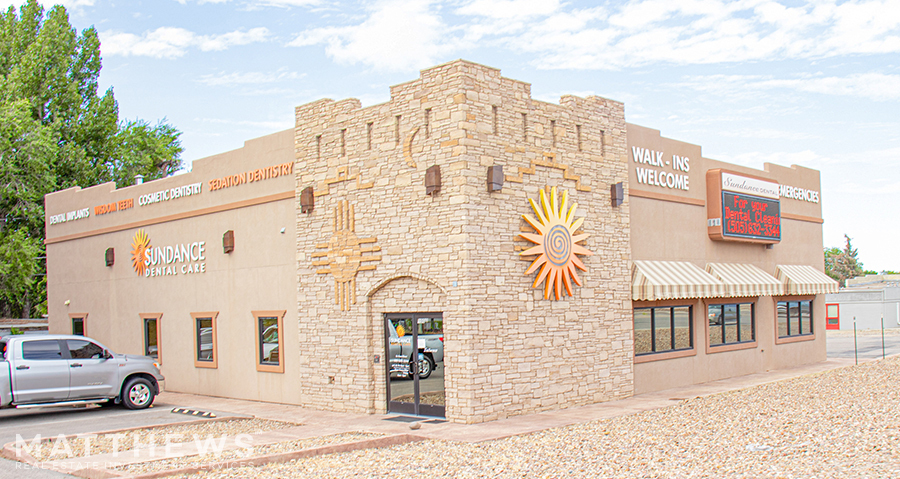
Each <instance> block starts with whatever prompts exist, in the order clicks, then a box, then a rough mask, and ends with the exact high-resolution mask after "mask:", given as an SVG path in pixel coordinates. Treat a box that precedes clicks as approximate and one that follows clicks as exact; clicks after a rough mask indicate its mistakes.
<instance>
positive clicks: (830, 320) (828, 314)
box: [825, 303, 841, 329]
mask: <svg viewBox="0 0 900 479" xmlns="http://www.w3.org/2000/svg"><path fill="white" fill-rule="evenodd" d="M825 329H841V305H839V304H836V303H831V304H826V305H825Z"/></svg>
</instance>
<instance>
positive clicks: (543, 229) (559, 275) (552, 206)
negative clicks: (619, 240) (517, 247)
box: [519, 186, 594, 299]
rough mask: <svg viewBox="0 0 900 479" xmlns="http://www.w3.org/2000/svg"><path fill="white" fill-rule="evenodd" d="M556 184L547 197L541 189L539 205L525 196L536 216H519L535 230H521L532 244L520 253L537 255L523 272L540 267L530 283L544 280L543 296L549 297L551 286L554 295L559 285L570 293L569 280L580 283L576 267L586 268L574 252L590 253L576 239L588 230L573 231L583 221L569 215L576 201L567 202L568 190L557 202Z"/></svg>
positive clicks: (573, 212)
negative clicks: (581, 231)
mask: <svg viewBox="0 0 900 479" xmlns="http://www.w3.org/2000/svg"><path fill="white" fill-rule="evenodd" d="M558 199H559V198H558V197H557V194H556V187H555V186H554V187H553V188H552V189H551V190H550V199H549V202H548V201H547V195H546V194H545V192H544V190H541V206H540V207H538V205H537V203H535V201H534V200H533V199H532V198H528V202H529V203H531V208H532V209H533V210H534V213H535V214H536V215H537V219H535V218H533V217H531V216H529V215H522V218H524V219H525V221H527V222H528V224H529V225H531V227H532V228H534V229H535V231H537V234H533V233H521V234H520V236H521V237H522V238H524V239H526V240H528V241H530V242H532V243H534V244H535V245H536V246H532V247H531V248H528V249H526V250H525V251H522V252H521V253H519V254H520V255H521V256H534V255H538V257H537V258H536V259H535V260H534V261H533V262H532V263H531V266H529V267H528V270H527V271H525V275H526V276H527V275H529V274H531V273H533V272H535V271H537V270H538V268H540V272H539V273H538V274H537V277H536V278H535V279H534V284H533V285H532V287H534V288H537V287H538V285H540V284H541V282H542V281H543V282H544V299H550V291H551V290H553V291H554V293H555V296H556V299H559V298H560V296H561V295H562V291H563V287H565V291H566V293H567V294H568V295H569V296H572V282H573V281H574V282H575V284H577V285H578V286H581V278H579V277H578V273H577V272H576V268H577V269H580V270H582V271H587V268H585V266H584V263H582V262H581V260H580V259H578V257H577V256H576V255H579V254H580V255H592V254H594V253H592V252H591V251H588V249H587V248H585V247H584V246H581V245H579V244H577V243H579V242H581V241H584V240H585V239H587V237H588V236H589V235H588V234H584V233H583V234H577V235H576V234H575V233H576V232H578V229H579V228H581V225H582V223H584V218H578V219H573V216H574V215H575V210H576V209H577V208H578V204H577V203H572V206H571V207H569V206H568V200H569V195H568V192H566V191H563V192H562V204H561V205H560V204H559V201H558Z"/></svg>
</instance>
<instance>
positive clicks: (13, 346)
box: [0, 335, 165, 409]
mask: <svg viewBox="0 0 900 479" xmlns="http://www.w3.org/2000/svg"><path fill="white" fill-rule="evenodd" d="M164 379H165V378H164V377H163V375H162V373H160V372H159V367H158V366H157V365H156V364H155V363H154V362H153V359H152V358H150V357H147V356H134V355H130V354H116V353H113V352H112V351H110V350H109V349H107V348H106V347H105V346H103V345H102V344H100V343H99V342H97V341H95V340H93V339H90V338H86V337H84V336H69V335H22V336H5V337H2V338H0V407H18V408H22V407H40V406H65V405H79V404H109V405H112V404H123V405H124V406H125V407H127V408H128V409H144V408H147V407H150V405H151V404H153V400H154V399H155V398H156V395H157V394H159V391H160V387H159V382H160V381H163V380H164Z"/></svg>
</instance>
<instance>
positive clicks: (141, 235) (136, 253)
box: [131, 230, 150, 276]
mask: <svg viewBox="0 0 900 479" xmlns="http://www.w3.org/2000/svg"><path fill="white" fill-rule="evenodd" d="M149 249H150V237H149V236H147V233H145V232H144V230H138V231H137V233H135V234H134V238H133V239H132V240H131V266H132V267H133V268H134V272H135V273H137V274H138V276H143V275H144V273H146V272H147V250H149Z"/></svg>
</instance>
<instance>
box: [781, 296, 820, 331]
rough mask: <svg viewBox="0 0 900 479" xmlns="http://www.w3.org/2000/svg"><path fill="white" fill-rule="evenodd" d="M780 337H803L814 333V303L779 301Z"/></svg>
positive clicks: (808, 301)
mask: <svg viewBox="0 0 900 479" xmlns="http://www.w3.org/2000/svg"><path fill="white" fill-rule="evenodd" d="M777 312H778V337H779V338H787V337H791V336H803V335H808V334H812V333H813V326H812V301H811V300H807V301H779V302H778V307H777Z"/></svg>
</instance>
